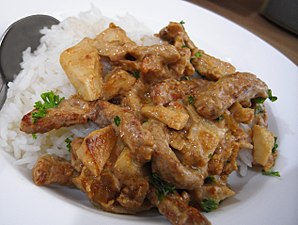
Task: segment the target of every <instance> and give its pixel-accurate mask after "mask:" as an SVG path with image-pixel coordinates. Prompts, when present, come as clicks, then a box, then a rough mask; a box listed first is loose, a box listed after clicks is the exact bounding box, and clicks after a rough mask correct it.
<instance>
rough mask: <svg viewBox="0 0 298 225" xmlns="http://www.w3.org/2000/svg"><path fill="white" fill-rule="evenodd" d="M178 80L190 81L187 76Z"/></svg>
mask: <svg viewBox="0 0 298 225" xmlns="http://www.w3.org/2000/svg"><path fill="white" fill-rule="evenodd" d="M180 80H190V77H189V76H183V77H181V78H180Z"/></svg>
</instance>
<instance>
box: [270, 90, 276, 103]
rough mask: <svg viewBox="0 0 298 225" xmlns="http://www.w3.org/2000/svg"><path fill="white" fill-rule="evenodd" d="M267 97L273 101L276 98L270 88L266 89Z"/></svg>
mask: <svg viewBox="0 0 298 225" xmlns="http://www.w3.org/2000/svg"><path fill="white" fill-rule="evenodd" d="M268 98H269V100H270V101H271V102H275V101H276V100H277V97H276V96H273V95H272V90H271V89H269V90H268Z"/></svg>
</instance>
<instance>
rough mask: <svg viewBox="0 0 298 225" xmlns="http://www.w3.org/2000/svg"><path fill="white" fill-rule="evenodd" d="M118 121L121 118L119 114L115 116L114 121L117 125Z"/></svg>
mask: <svg viewBox="0 0 298 225" xmlns="http://www.w3.org/2000/svg"><path fill="white" fill-rule="evenodd" d="M120 122H121V118H120V117H119V116H115V117H114V123H115V124H116V126H117V127H118V126H119V125H120Z"/></svg>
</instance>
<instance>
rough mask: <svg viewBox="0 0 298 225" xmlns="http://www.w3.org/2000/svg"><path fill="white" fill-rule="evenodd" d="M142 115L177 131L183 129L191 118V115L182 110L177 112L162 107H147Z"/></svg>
mask: <svg viewBox="0 0 298 225" xmlns="http://www.w3.org/2000/svg"><path fill="white" fill-rule="evenodd" d="M141 113H142V115H144V116H147V117H150V118H154V119H157V120H159V121H161V122H163V123H165V124H166V125H168V127H170V128H173V129H175V130H181V129H183V128H184V127H185V125H186V123H187V121H188V118H189V115H188V114H187V113H186V112H184V111H182V110H176V109H173V108H169V107H164V106H161V105H157V106H153V105H145V106H144V107H143V108H142V109H141Z"/></svg>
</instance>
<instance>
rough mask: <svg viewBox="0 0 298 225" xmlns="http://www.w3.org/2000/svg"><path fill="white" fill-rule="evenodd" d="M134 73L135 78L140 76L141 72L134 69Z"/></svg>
mask: <svg viewBox="0 0 298 225" xmlns="http://www.w3.org/2000/svg"><path fill="white" fill-rule="evenodd" d="M132 75H133V76H134V77H135V78H137V79H138V78H140V72H139V71H132Z"/></svg>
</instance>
